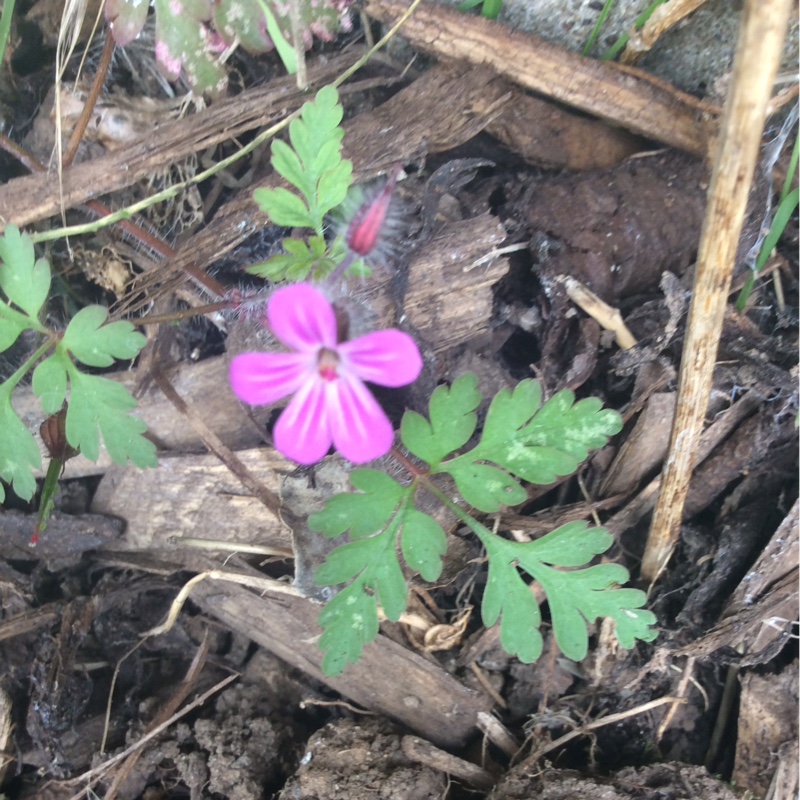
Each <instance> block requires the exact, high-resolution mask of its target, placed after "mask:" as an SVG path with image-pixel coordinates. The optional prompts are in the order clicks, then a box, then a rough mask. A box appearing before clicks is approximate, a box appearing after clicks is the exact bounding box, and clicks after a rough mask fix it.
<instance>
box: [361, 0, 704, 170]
mask: <svg viewBox="0 0 800 800" xmlns="http://www.w3.org/2000/svg"><path fill="white" fill-rule="evenodd" d="M405 10H406V5H405V3H402V2H398V0H370V2H368V3H367V8H366V11H367V14H368V15H369V16H371V17H374V18H376V19H378V20H380V21H381V22H383V23H385V24H389V23H392V22H394V21H395V20H396V19H397V18H398V17H400V15H401V14H402V13H403V12H404V11H405ZM401 34H402V36H403V37H405V38H406V39H408V40H409V41H410V42H411V43H412V44H413V45H414V46H415V47H418V48H420V49H421V50H424V51H426V52H428V53H432V54H434V55H436V56H439V57H441V58H448V59H458V60H462V59H463V60H464V61H468V62H469V63H471V64H481V65H486V66H490V67H492V68H493V69H495V70H496V71H497V72H498V73H499V74H501V75H504V76H506V77H507V78H509V79H510V80H512V81H515V82H516V83H518V84H520V85H522V86H525V87H526V88H528V89H532V90H534V91H535V92H538V93H539V94H542V95H544V96H545V97H550V98H552V99H553V100H557V101H559V102H561V103H565V104H567V105H569V106H572V107H573V108H577V109H580V110H581V111H585V112H587V113H589V114H592V115H594V116H597V117H600V118H601V119H605V120H607V121H609V122H614V123H616V124H618V125H620V126H622V127H624V128H627V129H628V130H630V131H633V132H634V133H638V134H641V135H642V136H647V137H648V138H650V139H655V140H656V141H659V142H664V143H665V144H668V145H670V146H672V147H677V148H679V149H682V150H686V151H687V152H690V153H694V154H696V155H704V154H705V153H706V152H707V150H708V148H709V142H710V140H711V138H712V136H713V134H714V131H715V130H716V122H717V117H718V114H719V109H717V108H716V107H710V106H707V105H705V104H703V103H701V102H700V101H698V100H696V99H695V98H694V97H692V96H691V95H689V94H686V93H684V92H681V91H678V90H677V89H675V88H673V87H672V86H670V85H669V84H667V83H665V82H663V81H661V80H659V79H657V78H655V77H653V76H652V75H649V74H648V73H646V72H643V71H642V70H637V69H634V68H631V67H620V66H619V65H618V64H612V63H609V62H606V61H598V60H596V59H593V58H584V57H583V56H580V55H578V54H577V53H572V52H570V51H568V50H565V49H563V48H561V47H558V46H556V45H553V44H551V43H550V42H548V41H546V40H545V39H542V38H540V37H538V36H533V35H531V34H527V33H523V32H522V31H516V30H510V29H509V28H507V27H505V26H504V25H501V24H498V23H496V22H492V21H490V20H486V19H483V18H482V17H475V16H465V15H464V14H462V13H459V12H458V11H456V10H455V9H451V8H448V7H446V6H443V5H438V4H436V3H431V4H429V5H422V6H420V7H419V8H417V9H416V11H415V12H414V14H413V15H412V16H411V18H410V19H409V20H407V21H406V23H405V25H404V26H403V29H402V32H401Z"/></svg>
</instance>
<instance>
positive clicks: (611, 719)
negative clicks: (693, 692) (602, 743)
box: [518, 696, 686, 771]
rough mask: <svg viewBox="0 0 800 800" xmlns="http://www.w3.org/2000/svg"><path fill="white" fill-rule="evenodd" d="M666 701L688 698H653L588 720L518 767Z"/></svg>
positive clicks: (529, 766)
mask: <svg viewBox="0 0 800 800" xmlns="http://www.w3.org/2000/svg"><path fill="white" fill-rule="evenodd" d="M666 703H686V699H685V698H683V697H670V696H667V697H659V698H658V699H656V700H651V701H650V702H649V703H643V704H642V705H640V706H636V708H631V709H628V710H627V711H620V712H619V713H618V714H609V715H608V716H607V717H601V718H600V719H596V720H593V721H592V722H587V723H586V724H585V725H581V727H580V728H576V729H575V730H574V731H570V732H569V733H565V734H564V735H563V736H561V737H559V738H558V739H556V740H555V741H554V742H550V744H546V745H545V746H544V747H540V748H539V749H538V750H537V751H536V752H534V753H531V754H530V755H529V756H528V757H527V758H526V759H525V760H524V761H522V762H521V763H520V764H519V767H518V768H519V769H521V770H523V771H524V770H526V769H530V768H531V767H533V766H534V764H536V762H537V761H538V760H539V759H540V758H541V757H542V756H544V755H547V753H549V752H551V751H553V750H556V749H557V748H559V747H561V746H562V745H565V744H566V743H567V742H571V741H572V740H573V739H576V738H577V737H578V736H583V735H584V734H585V733H588V732H589V731H593V730H595V729H597V728H603V727H605V726H606V725H613V724H614V723H615V722H621V721H622V720H623V719H627V718H628V717H635V716H637V715H638V714H644V712H645V711H651V710H652V709H654V708H658V707H659V706H663V705H665V704H666Z"/></svg>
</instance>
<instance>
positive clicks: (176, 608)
mask: <svg viewBox="0 0 800 800" xmlns="http://www.w3.org/2000/svg"><path fill="white" fill-rule="evenodd" d="M206 579H209V580H212V581H229V582H230V583H239V584H241V585H242V586H249V587H250V588H251V589H260V590H261V591H262V592H276V593H278V594H291V595H294V596H295V597H302V596H303V595H302V593H301V592H300V591H299V590H298V589H295V587H294V586H291V585H289V584H288V583H282V582H281V581H276V580H274V579H273V578H265V577H262V576H256V575H238V574H236V573H234V572H223V571H222V570H219V569H211V570H207V571H206V572H201V573H200V574H199V575H195V576H194V577H193V578H190V579H189V580H188V581H186V583H185V584H184V585H183V588H182V589H181V590H180V591H179V592H178V594H177V595H176V596H175V599H174V600H173V601H172V604H171V605H170V607H169V611H168V612H167V618H166V619H165V620H164V622H162V623H161V625H156V627H155V628H151V629H150V630H149V631H145V632H144V633H143V634H142V639H146V638H148V637H150V636H160V635H161V634H162V633H167V632H169V631H170V630H171V629H172V626H173V625H174V624H175V621H176V620H177V619H178V615H179V614H180V613H181V610H182V609H183V606H184V603H186V601H187V600H188V599H189V595H190V594H191V593H192V589H193V588H194V587H195V586H197V584H198V583H200V582H201V581H204V580H206Z"/></svg>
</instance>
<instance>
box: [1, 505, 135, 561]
mask: <svg viewBox="0 0 800 800" xmlns="http://www.w3.org/2000/svg"><path fill="white" fill-rule="evenodd" d="M140 502H141V501H140ZM36 526H37V519H36V515H35V514H23V513H22V512H20V511H6V510H2V509H0V557H2V558H6V559H10V560H18V561H19V560H25V561H28V560H34V561H36V560H39V559H43V560H46V561H48V562H64V561H67V562H74V561H76V560H77V559H80V557H81V554H82V553H84V552H86V551H87V550H96V549H97V548H100V547H103V546H104V545H106V544H108V542H110V541H112V540H114V539H117V538H119V536H120V535H121V534H122V531H123V530H124V528H125V524H124V523H123V522H122V521H121V520H118V519H113V518H112V517H107V516H100V515H95V514H80V515H71V514H62V513H60V512H58V511H55V512H53V514H52V515H51V516H50V520H49V521H48V523H47V527H46V528H45V530H44V531H43V532H42V534H41V536H40V537H39V542H38V544H37V545H36V546H35V547H31V546H30V544H29V543H30V541H31V537H32V536H33V533H34V531H35V529H36Z"/></svg>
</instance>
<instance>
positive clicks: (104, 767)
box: [65, 672, 239, 800]
mask: <svg viewBox="0 0 800 800" xmlns="http://www.w3.org/2000/svg"><path fill="white" fill-rule="evenodd" d="M238 677H239V673H238V672H234V673H233V674H232V675H228V677H227V678H223V679H222V680H221V681H219V683H215V684H214V685H213V686H212V687H211V688H210V689H209V690H208V691H207V692H204V693H203V694H201V695H200V697H198V698H196V699H195V700H192V702H191V703H189V704H188V705H186V706H184V707H183V708H182V709H181V710H180V711H177V712H176V713H174V714H173V715H172V716H171V717H170V718H169V719H168V720H165V721H164V722H162V723H161V724H160V725H157V726H156V727H155V728H153V730H151V731H150V732H149V733H146V734H145V735H144V736H142V738H141V739H139V740H137V741H136V742H134V743H133V744H132V745H130V747H126V748H125V749H124V750H123V751H122V752H121V753H117V755H115V756H112V757H111V758H109V759H108V761H105V762H104V763H102V764H101V765H100V766H99V767H94V768H93V769H90V770H88V771H86V772H84V773H83V774H82V775H78V777H76V778H70V780H68V781H65V784H69V785H74V784H80V783H89V785H88V786H86V787H85V788H84V789H81V790H80V791H79V792H77V793H76V794H73V795H71V796H70V797H69V798H68V800H81V798H82V797H86V795H87V794H88V793H89V792H90V791H91V786H92V784H94V783H96V782H97V781H98V780H100V779H101V778H102V777H103V775H105V774H106V772H108V770H110V769H111V767H113V766H114V765H115V764H118V763H119V762H120V761H123V760H124V759H126V758H127V757H128V756H129V755H130V754H131V753H135V752H136V751H137V750H139V749H140V748H142V747H144V746H145V745H146V744H147V743H148V742H149V741H151V740H152V739H155V738H156V736H158V735H159V734H161V733H163V732H164V731H165V730H167V728H169V727H170V726H171V725H173V724H174V723H175V722H177V721H178V720H179V719H180V718H181V717H185V716H186V715H187V714H188V713H189V712H190V711H194V709H195V708H199V707H200V706H202V705H203V704H204V703H205V702H206V700H208V699H209V697H212V696H213V695H215V694H216V693H217V692H220V691H222V690H223V689H224V688H225V687H226V686H227V685H228V684H229V683H232V682H233V681H235V680H236V679H237V678H238Z"/></svg>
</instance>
